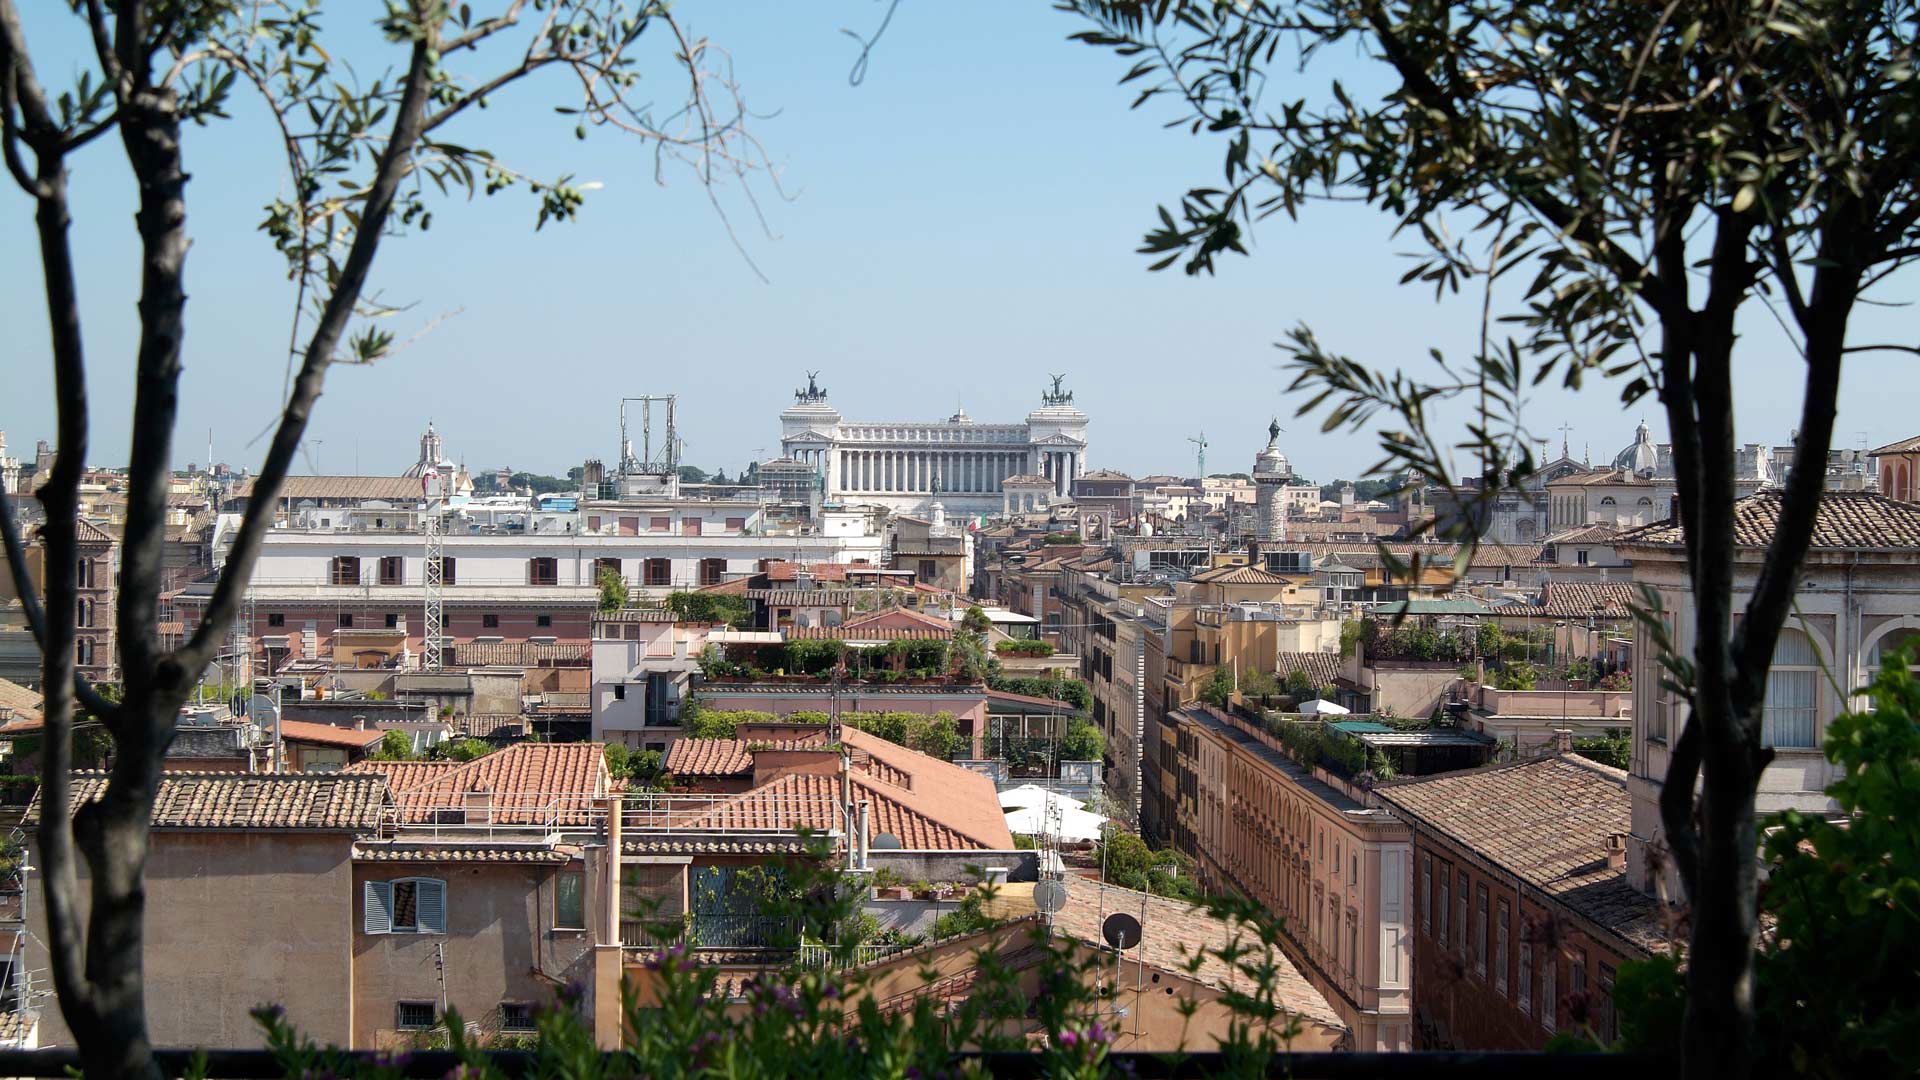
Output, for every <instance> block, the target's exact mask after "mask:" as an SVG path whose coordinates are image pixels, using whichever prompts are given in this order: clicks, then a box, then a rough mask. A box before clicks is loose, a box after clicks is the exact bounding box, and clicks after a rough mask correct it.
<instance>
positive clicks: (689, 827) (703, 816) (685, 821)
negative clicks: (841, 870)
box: [620, 793, 839, 836]
mask: <svg viewBox="0 0 1920 1080" xmlns="http://www.w3.org/2000/svg"><path fill="white" fill-rule="evenodd" d="M836 818H837V815H836V814H835V812H834V802H833V800H832V799H828V798H825V797H822V796H815V795H766V794H753V793H747V794H744V795H727V794H716V795H653V794H632V795H628V796H627V797H626V801H625V803H624V804H623V806H622V808H621V815H620V828H621V830H622V831H623V832H625V833H642V834H646V833H675V832H721V833H730V834H747V835H761V836H765V835H777V836H790V835H792V834H793V833H794V832H795V831H796V830H798V829H812V830H815V831H820V832H824V831H830V830H833V829H835V828H837V827H838V824H839V823H838V821H837V820H836Z"/></svg>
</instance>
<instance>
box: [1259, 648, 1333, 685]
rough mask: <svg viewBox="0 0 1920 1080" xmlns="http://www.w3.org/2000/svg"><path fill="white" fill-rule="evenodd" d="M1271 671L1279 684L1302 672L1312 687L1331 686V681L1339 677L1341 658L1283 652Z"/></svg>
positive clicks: (1311, 653)
mask: <svg viewBox="0 0 1920 1080" xmlns="http://www.w3.org/2000/svg"><path fill="white" fill-rule="evenodd" d="M1273 670H1274V674H1275V675H1278V676H1279V677H1280V681H1281V682H1285V681H1287V676H1289V675H1291V674H1293V673H1294V672H1296V671H1304V672H1306V673H1307V677H1308V678H1310V679H1312V680H1313V685H1315V686H1332V685H1333V680H1335V679H1337V678H1339V677H1340V670H1341V656H1340V654H1339V653H1324V652H1283V653H1279V654H1278V655H1277V658H1276V661H1275V664H1274V669H1273Z"/></svg>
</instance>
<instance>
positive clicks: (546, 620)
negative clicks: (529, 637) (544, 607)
mask: <svg viewBox="0 0 1920 1080" xmlns="http://www.w3.org/2000/svg"><path fill="white" fill-rule="evenodd" d="M533 625H535V626H552V625H553V616H551V615H535V616H534V617H533Z"/></svg>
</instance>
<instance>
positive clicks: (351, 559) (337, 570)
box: [327, 555, 360, 585]
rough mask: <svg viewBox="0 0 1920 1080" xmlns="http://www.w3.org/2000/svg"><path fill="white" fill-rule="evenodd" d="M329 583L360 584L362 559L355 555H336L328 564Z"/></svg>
mask: <svg viewBox="0 0 1920 1080" xmlns="http://www.w3.org/2000/svg"><path fill="white" fill-rule="evenodd" d="M327 583H328V584H330V585H358V584H360V560H359V558H358V557H356V556H353V555H335V556H334V557H333V561H331V562H329V563H328V564H327Z"/></svg>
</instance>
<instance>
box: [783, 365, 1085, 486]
mask: <svg viewBox="0 0 1920 1080" xmlns="http://www.w3.org/2000/svg"><path fill="white" fill-rule="evenodd" d="M815 374H817V373H810V374H809V375H808V376H807V385H806V388H805V389H802V390H797V391H795V392H794V395H793V396H794V401H793V405H792V406H791V407H790V408H788V409H787V410H786V411H785V412H782V413H781V414H780V449H781V453H782V454H783V455H784V456H786V457H789V458H792V459H794V460H796V461H800V462H804V463H806V464H808V465H811V466H813V468H814V469H815V471H816V474H817V475H819V476H820V477H822V479H823V485H822V486H823V489H824V491H825V493H826V498H827V501H828V502H840V503H849V504H870V505H879V506H884V507H886V508H887V509H889V510H892V511H894V512H896V513H903V514H923V513H927V512H929V511H930V510H931V507H932V505H933V504H934V503H935V502H938V503H940V504H941V505H942V506H944V507H945V508H946V510H947V512H948V513H951V514H956V515H964V516H972V515H975V514H998V513H999V512H1000V511H1001V508H1002V502H1003V500H1002V497H1001V485H1002V484H1003V483H1004V482H1005V481H1007V480H1008V479H1010V478H1013V477H1020V476H1034V475H1037V476H1042V477H1045V478H1046V479H1048V480H1050V481H1052V483H1053V485H1054V492H1055V495H1056V496H1057V497H1058V498H1061V499H1064V498H1066V497H1068V496H1069V495H1070V494H1071V491H1072V487H1073V479H1074V477H1076V476H1079V475H1080V474H1081V473H1084V472H1086V471H1087V414H1086V413H1083V412H1081V411H1080V410H1079V409H1077V408H1075V407H1074V404H1073V392H1072V391H1070V390H1064V389H1062V388H1061V383H1062V381H1063V377H1062V376H1058V375H1056V376H1054V379H1053V388H1052V389H1050V390H1048V391H1046V392H1045V393H1043V394H1042V395H1041V399H1040V401H1041V405H1040V408H1038V409H1035V410H1034V411H1033V412H1030V413H1028V414H1027V418H1026V420H1025V421H1024V422H1023V423H1018V424H981V423H976V422H975V421H974V420H973V419H972V418H971V417H969V416H967V414H966V413H965V411H961V412H958V413H955V414H954V415H953V416H950V417H948V418H947V419H945V420H936V421H931V422H923V421H884V422H870V421H861V420H847V419H844V418H843V417H841V415H840V412H839V410H837V409H835V408H834V407H833V406H832V405H831V404H829V403H828V402H827V392H826V390H825V389H824V388H822V387H821V386H820V385H819V384H818V383H817V382H816V381H815V378H814V376H815Z"/></svg>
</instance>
